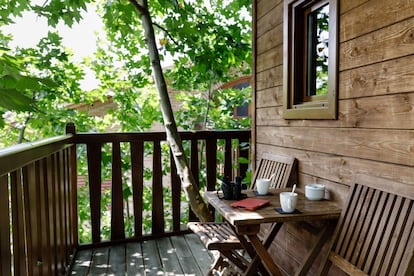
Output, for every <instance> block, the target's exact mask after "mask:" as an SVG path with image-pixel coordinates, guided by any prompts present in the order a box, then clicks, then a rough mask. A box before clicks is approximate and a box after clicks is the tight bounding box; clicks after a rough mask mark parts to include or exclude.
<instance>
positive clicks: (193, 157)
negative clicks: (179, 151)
mask: <svg viewBox="0 0 414 276" xmlns="http://www.w3.org/2000/svg"><path fill="white" fill-rule="evenodd" d="M198 141H199V140H197V139H192V140H191V148H190V150H191V151H190V167H191V172H192V174H193V176H194V181H195V183H196V184H197V189H198V187H200V177H199V173H200V170H199V158H198V155H199V154H200V152H199V151H198ZM188 220H189V221H196V220H197V217H196V215H195V214H194V212H193V210H191V208H190V209H189V213H188Z"/></svg>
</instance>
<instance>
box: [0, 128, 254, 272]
mask: <svg viewBox="0 0 414 276" xmlns="http://www.w3.org/2000/svg"><path fill="white" fill-rule="evenodd" d="M180 134H181V138H182V140H183V142H184V143H185V145H186V147H187V148H188V156H189V157H190V164H191V170H192V172H193V174H194V176H195V178H196V182H197V183H199V184H200V185H201V184H203V185H205V187H206V188H207V190H214V189H215V188H216V178H217V177H218V176H220V175H228V176H232V177H234V176H235V175H236V174H237V175H242V176H244V175H245V173H246V171H247V164H241V163H239V162H238V160H239V157H244V158H246V159H248V158H249V149H248V148H246V147H244V144H248V143H249V140H250V131H249V130H248V131H238V130H234V131H200V132H182V133H180ZM165 139H166V137H165V133H158V132H157V133H155V132H151V133H116V134H108V133H102V134H100V133H76V131H75V127H74V126H73V125H68V127H67V134H66V135H63V136H59V137H53V138H50V139H46V140H42V141H39V142H35V143H29V144H23V145H17V146H13V147H10V148H6V149H2V150H0V259H1V262H0V275H57V274H68V273H69V271H70V269H71V268H72V267H73V268H74V269H75V268H76V269H83V270H82V271H84V268H85V267H87V266H88V265H92V266H93V264H94V262H93V261H92V260H94V258H96V257H97V256H99V255H100V254H103V257H102V258H104V259H105V258H106V259H105V260H106V264H110V263H111V262H112V261H115V263H116V264H118V265H115V266H112V267H111V266H107V267H106V269H107V270H106V272H108V273H109V271H110V269H113V268H116V267H118V268H119V269H121V270H122V269H128V266H123V265H119V264H122V263H123V262H128V259H122V258H124V257H125V258H127V257H128V256H129V255H128V254H130V253H131V251H129V249H131V248H133V247H135V248H137V247H140V248H142V251H140V252H141V255H139V254H137V253H139V252H134V253H131V254H132V255H131V256H134V257H135V258H138V259H139V258H141V260H142V261H143V263H141V265H138V267H136V268H134V269H146V270H147V271H148V269H149V270H151V269H155V270H157V269H164V270H163V271H165V272H168V273H169V270H170V268H168V266H169V265H170V266H171V265H173V263H174V262H178V263H180V262H181V263H182V265H181V267H182V269H184V267H185V266H186V265H188V264H189V263H190V262H189V261H188V258H187V259H186V258H184V257H185V256H188V255H186V254H190V255H191V256H192V258H194V256H196V254H204V255H200V256H204V257H203V258H204V259H207V258H208V257H207V256H208V254H207V252H205V250H204V248H202V247H201V245H200V247H197V246H193V244H196V243H195V242H192V243H191V248H188V247H185V246H184V247H183V246H181V245H182V244H183V243H182V241H187V240H189V239H193V237H192V235H188V233H189V232H188V230H187V229H186V227H185V224H186V221H192V220H195V217H194V215H193V214H192V213H191V212H190V211H189V210H188V208H186V206H187V204H186V201H185V200H183V196H182V189H181V183H180V181H179V179H178V176H177V174H176V171H175V168H174V164H173V162H171V158H170V152H169V149H168V147H165V146H164V144H165ZM218 156H221V157H223V158H218ZM219 160H223V162H220V161H219ZM83 162H86V163H87V166H78V165H77V164H78V163H83ZM148 164H149V167H148ZM200 164H202V165H200ZM82 167H87V169H86V171H81V170H80V168H82ZM78 168H79V170H78ZM79 176H81V177H83V178H84V179H85V182H86V183H87V185H86V189H87V204H84V202H83V204H84V205H86V207H87V208H86V209H85V208H84V207H85V206H79V204H78V203H80V202H78V196H79V195H78V183H77V180H78V179H80V178H79ZM107 177H109V180H110V181H109V182H110V183H111V184H110V188H109V189H108V190H109V191H107V192H106V193H109V194H110V196H109V197H107V198H106V199H107V200H108V198H109V202H104V203H103V201H102V199H103V198H104V195H103V193H102V189H101V188H102V183H103V182H104V181H105V180H107ZM125 187H130V189H131V196H130V197H128V196H126V195H125V191H126V190H125ZM148 191H149V193H150V194H149V196H148ZM151 193H152V194H151ZM105 206H106V207H108V206H109V208H108V209H107V211H106V212H103V209H104V207H105ZM148 206H149V209H148ZM85 210H86V212H87V215H88V216H89V217H90V219H89V220H88V221H87V222H86V223H85V222H83V223H84V224H83V225H82V227H88V228H90V232H91V236H90V237H89V240H87V241H86V242H82V243H81V242H79V240H81V239H82V240H84V239H85V237H83V236H82V237H80V236H79V231H78V224H79V216H80V215H81V214H80V212H82V215H84V213H85ZM180 241H181V242H180ZM180 244H181V245H180ZM187 244H188V242H187ZM167 245H168V246H170V247H168V246H167ZM154 246H156V247H158V248H164V249H162V250H161V249H159V250H158V252H159V253H160V254H161V253H163V252H175V255H170V258H169V259H168V258H167V259H168V261H169V263H168V264H167V265H166V263H167V261H165V262H164V263H162V264H161V266H159V267H157V266H156V265H155V264H151V263H147V265H148V266H145V262H144V261H145V260H146V258H147V259H148V260H152V259H154V260H157V259H158V260H166V256H161V255H160V256H159V257H156V256H153V255H154V253H153V252H154V251H151V250H154V248H155V247H154ZM165 246H167V247H165ZM188 249H191V250H195V251H194V252H193V253H191V252H188ZM165 250H166V251H165ZM183 250H184V251H183ZM99 252H100V253H99ZM111 252H112V254H111ZM114 252H121V254H115V253H114ZM178 252H181V253H178ZM183 252H184V253H183ZM98 253H99V254H98ZM88 254H89V255H88ZM180 254H181V255H180ZM206 254H207V255H206ZM85 256H86V257H85ZM88 256H89V257H88ZM119 256H120V257H121V261H119V260H117V259H111V258H117V257H119ZM139 256H141V257H139ZM152 256H153V257H154V258H151V257H152ZM173 256H175V257H173ZM183 256H184V257H183ZM200 258H201V257H200ZM138 259H137V260H138ZM74 260H76V261H75V262H74ZM82 260H83V261H84V262H83V261H82ZM88 260H89V261H88ZM174 260H175V261H174ZM178 263H176V264H178ZM206 263H207V262H206ZM95 264H96V262H95ZM101 268H102V267H101ZM90 269H94V268H88V271H89V272H90V271H91V270H90ZM102 269H105V268H102ZM190 269H194V270H197V269H198V270H197V271H202V272H201V273H203V270H202V269H203V268H202V267H198V268H195V267H193V268H190ZM77 271H78V272H77V273H76V275H81V272H80V271H81V270H77ZM122 271H123V270H122ZM122 271H121V273H123V274H125V271H124V272H122ZM172 272H174V271H172ZM177 273H178V274H179V273H180V272H177ZM195 274H196V275H197V274H198V273H195Z"/></svg>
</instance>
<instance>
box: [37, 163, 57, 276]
mask: <svg viewBox="0 0 414 276" xmlns="http://www.w3.org/2000/svg"><path fill="white" fill-rule="evenodd" d="M47 176H48V174H47V158H43V159H42V160H41V161H40V162H39V171H38V178H39V196H40V197H39V208H40V210H41V211H40V215H41V217H40V224H41V226H42V232H41V240H42V244H43V246H42V248H41V254H42V272H43V275H52V260H53V258H52V256H53V255H52V250H50V248H51V244H50V236H51V232H50V227H49V225H50V219H49V214H50V213H49V212H50V211H49V208H51V205H49V189H48V183H47Z"/></svg>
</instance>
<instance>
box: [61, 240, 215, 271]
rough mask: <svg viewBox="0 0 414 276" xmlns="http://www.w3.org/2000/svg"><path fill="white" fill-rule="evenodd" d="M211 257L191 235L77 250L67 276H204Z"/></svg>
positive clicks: (210, 262) (211, 260)
mask: <svg viewBox="0 0 414 276" xmlns="http://www.w3.org/2000/svg"><path fill="white" fill-rule="evenodd" d="M212 262H213V259H212V256H211V255H210V253H209V252H208V250H207V249H206V248H205V247H204V246H203V244H202V243H201V242H200V239H199V238H198V237H197V236H196V235H195V234H186V235H181V236H172V237H165V238H161V239H156V240H149V241H143V242H130V243H124V244H119V245H114V246H108V247H101V248H93V249H85V250H82V251H79V252H78V254H77V256H76V257H75V260H74V265H73V267H72V270H71V271H70V272H69V275H207V272H208V270H209V267H210V266H211V264H212Z"/></svg>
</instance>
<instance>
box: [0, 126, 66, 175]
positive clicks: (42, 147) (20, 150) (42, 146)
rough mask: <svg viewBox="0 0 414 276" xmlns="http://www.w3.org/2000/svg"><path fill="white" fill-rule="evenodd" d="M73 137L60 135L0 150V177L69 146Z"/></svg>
mask: <svg viewBox="0 0 414 276" xmlns="http://www.w3.org/2000/svg"><path fill="white" fill-rule="evenodd" d="M72 138H73V135H72V134H68V135H60V136H56V137H51V138H47V139H43V140H40V141H36V142H30V143H24V144H18V145H14V146H11V147H7V148H4V149H1V150H0V175H4V174H6V173H9V172H11V171H14V170H16V169H17V168H21V167H23V166H24V165H26V164H28V163H30V162H33V161H36V160H39V159H41V158H43V157H45V156H47V155H50V154H51V153H54V152H56V151H59V150H61V149H62V148H65V147H69V146H71V143H73V141H72Z"/></svg>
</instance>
